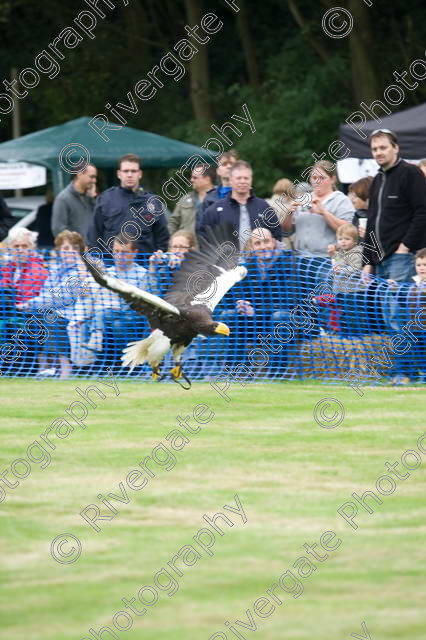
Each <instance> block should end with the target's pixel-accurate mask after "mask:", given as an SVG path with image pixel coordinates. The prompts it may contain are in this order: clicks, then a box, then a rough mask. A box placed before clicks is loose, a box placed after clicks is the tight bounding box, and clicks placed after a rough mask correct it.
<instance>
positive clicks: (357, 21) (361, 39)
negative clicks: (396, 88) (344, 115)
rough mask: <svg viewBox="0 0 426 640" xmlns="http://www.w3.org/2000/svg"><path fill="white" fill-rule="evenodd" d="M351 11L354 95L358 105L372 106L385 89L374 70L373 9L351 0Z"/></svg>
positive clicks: (350, 46)
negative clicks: (364, 103) (362, 103)
mask: <svg viewBox="0 0 426 640" xmlns="http://www.w3.org/2000/svg"><path fill="white" fill-rule="evenodd" d="M349 11H350V12H351V14H352V17H353V20H354V27H353V29H352V31H351V33H350V34H349V36H348V37H349V48H350V52H351V61H352V87H353V94H354V98H355V101H356V102H357V104H359V103H360V102H366V103H367V104H368V105H370V104H371V103H372V102H373V101H374V100H380V97H381V93H382V92H381V89H383V88H382V87H381V86H380V82H379V81H378V77H377V73H376V70H375V68H374V60H375V57H374V38H373V32H372V29H371V22H370V16H371V9H370V8H369V7H368V5H367V4H365V3H364V2H360V0H350V1H349Z"/></svg>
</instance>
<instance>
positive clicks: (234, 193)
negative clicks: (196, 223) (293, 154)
mask: <svg viewBox="0 0 426 640" xmlns="http://www.w3.org/2000/svg"><path fill="white" fill-rule="evenodd" d="M252 180H253V171H252V168H251V166H250V165H249V163H248V162H244V161H242V160H241V161H239V162H236V163H235V164H234V166H233V167H232V168H231V173H230V183H231V189H232V190H231V193H229V194H228V195H227V196H226V197H225V198H223V199H222V200H217V201H216V202H215V203H214V204H212V205H211V206H210V207H209V208H208V209H207V210H206V211H205V212H204V214H203V218H202V221H201V227H200V233H201V234H203V233H204V232H205V228H206V226H210V227H215V226H216V225H218V224H223V223H224V222H225V223H227V222H228V223H229V224H230V225H231V226H232V227H233V229H234V232H233V233H234V235H235V236H238V239H239V242H240V249H241V250H243V249H244V246H245V244H246V243H247V241H248V240H249V239H250V236H251V232H252V230H253V229H255V228H267V229H269V230H270V232H271V233H272V235H273V237H274V238H276V240H281V238H282V233H281V225H280V222H279V220H278V217H277V214H276V213H275V210H274V209H273V208H272V207H270V206H269V204H268V203H267V202H266V200H263V199H262V198H257V197H256V196H255V194H254V192H253V190H252V188H251V187H252Z"/></svg>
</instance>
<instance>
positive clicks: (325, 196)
mask: <svg viewBox="0 0 426 640" xmlns="http://www.w3.org/2000/svg"><path fill="white" fill-rule="evenodd" d="M309 181H310V183H311V185H312V197H311V199H310V202H308V203H307V204H304V205H303V206H302V207H298V208H297V209H296V210H295V212H294V213H293V214H292V215H291V216H288V217H286V218H285V220H284V223H283V226H284V229H285V231H287V232H288V231H290V232H292V231H294V232H295V242H294V244H295V248H296V249H297V250H298V251H300V252H301V253H305V254H308V255H314V256H323V257H326V256H327V247H328V245H329V244H336V231H337V229H338V228H339V227H340V226H341V225H343V224H346V223H347V222H352V219H353V216H354V213H355V209H354V207H353V205H352V203H351V201H350V199H349V198H348V197H347V196H345V195H344V193H342V192H341V191H339V190H338V189H337V186H336V185H337V174H336V168H335V165H334V164H333V163H332V162H329V161H328V160H320V161H319V162H316V163H315V164H314V165H313V167H312V169H311V172H310V178H309ZM296 204H297V203H296Z"/></svg>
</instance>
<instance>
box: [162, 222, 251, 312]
mask: <svg viewBox="0 0 426 640" xmlns="http://www.w3.org/2000/svg"><path fill="white" fill-rule="evenodd" d="M238 261H239V245H238V239H237V238H236V237H235V235H234V233H233V231H232V226H231V225H228V224H223V225H218V226H217V227H214V228H211V227H207V229H206V237H202V238H201V239H200V251H190V252H189V253H187V254H186V256H185V259H184V260H183V261H182V264H181V267H180V269H179V271H177V272H176V273H175V274H174V276H173V282H172V285H171V287H170V288H169V289H168V291H167V293H166V295H165V300H166V301H167V302H169V303H170V304H179V306H194V305H202V306H204V307H206V308H207V309H209V310H210V311H213V310H214V308H215V307H216V305H217V304H218V303H219V302H220V301H221V300H222V298H223V296H224V295H225V293H226V292H227V291H229V289H230V288H231V287H232V286H233V285H234V284H235V283H236V282H239V281H240V280H242V279H243V278H244V277H245V276H246V274H247V270H246V268H245V267H243V266H239V265H238Z"/></svg>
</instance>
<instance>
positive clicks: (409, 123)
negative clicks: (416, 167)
mask: <svg viewBox="0 0 426 640" xmlns="http://www.w3.org/2000/svg"><path fill="white" fill-rule="evenodd" d="M380 113H382V112H380ZM380 120H381V122H378V120H367V122H365V123H364V124H362V125H361V124H359V125H356V124H354V127H355V126H359V131H358V132H357V131H356V130H355V129H354V127H352V126H350V125H349V124H342V125H341V126H340V135H339V139H340V141H341V142H342V143H344V144H345V145H346V147H347V148H348V149H349V150H350V154H349V156H348V157H350V158H371V151H370V144H369V140H368V138H369V135H370V134H371V133H372V132H373V131H374V130H375V129H390V130H391V131H394V132H395V133H396V134H397V136H398V141H399V146H400V151H401V156H402V157H403V158H407V159H410V160H421V159H422V158H426V104H421V105H419V106H417V107H412V108H411V109H405V111H398V112H397V113H392V114H391V115H389V116H384V117H381V118H380ZM362 133H363V134H364V135H365V136H366V137H365V138H363V137H362V135H361V134H362Z"/></svg>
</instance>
